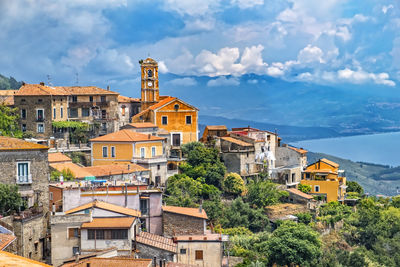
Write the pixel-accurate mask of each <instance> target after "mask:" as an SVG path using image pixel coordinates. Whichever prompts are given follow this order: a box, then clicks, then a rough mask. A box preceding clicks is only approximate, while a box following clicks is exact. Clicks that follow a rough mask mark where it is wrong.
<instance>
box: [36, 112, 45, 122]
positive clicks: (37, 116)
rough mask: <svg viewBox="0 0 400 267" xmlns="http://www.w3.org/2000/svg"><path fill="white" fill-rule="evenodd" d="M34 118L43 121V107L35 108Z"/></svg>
mask: <svg viewBox="0 0 400 267" xmlns="http://www.w3.org/2000/svg"><path fill="white" fill-rule="evenodd" d="M36 120H37V121H43V120H44V110H43V109H37V110H36Z"/></svg>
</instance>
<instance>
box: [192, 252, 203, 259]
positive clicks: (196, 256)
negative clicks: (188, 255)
mask: <svg viewBox="0 0 400 267" xmlns="http://www.w3.org/2000/svg"><path fill="white" fill-rule="evenodd" d="M194 257H195V258H194V259H195V260H196V261H202V260H203V259H204V254H203V250H195V251H194Z"/></svg>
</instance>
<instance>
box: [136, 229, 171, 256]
mask: <svg viewBox="0 0 400 267" xmlns="http://www.w3.org/2000/svg"><path fill="white" fill-rule="evenodd" d="M136 242H138V243H142V244H145V245H148V246H151V247H155V248H159V249H162V250H167V251H170V252H173V253H176V244H175V243H174V241H173V239H172V238H167V237H163V236H160V235H155V234H151V233H148V232H141V233H140V234H139V235H137V236H136Z"/></svg>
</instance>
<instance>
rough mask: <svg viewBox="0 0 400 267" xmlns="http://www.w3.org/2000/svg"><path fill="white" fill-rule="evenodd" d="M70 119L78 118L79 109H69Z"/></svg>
mask: <svg viewBox="0 0 400 267" xmlns="http://www.w3.org/2000/svg"><path fill="white" fill-rule="evenodd" d="M69 117H70V118H78V109H77V108H69Z"/></svg>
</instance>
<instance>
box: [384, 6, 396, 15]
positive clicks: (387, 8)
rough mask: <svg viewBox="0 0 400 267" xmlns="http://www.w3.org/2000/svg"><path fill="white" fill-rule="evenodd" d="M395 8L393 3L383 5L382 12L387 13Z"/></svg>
mask: <svg viewBox="0 0 400 267" xmlns="http://www.w3.org/2000/svg"><path fill="white" fill-rule="evenodd" d="M392 8H394V6H393V5H391V4H390V5H387V6H382V12H383V14H386V13H387V12H388V11H389V10H390V9H392Z"/></svg>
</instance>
